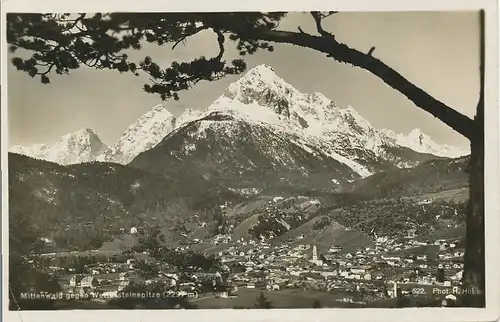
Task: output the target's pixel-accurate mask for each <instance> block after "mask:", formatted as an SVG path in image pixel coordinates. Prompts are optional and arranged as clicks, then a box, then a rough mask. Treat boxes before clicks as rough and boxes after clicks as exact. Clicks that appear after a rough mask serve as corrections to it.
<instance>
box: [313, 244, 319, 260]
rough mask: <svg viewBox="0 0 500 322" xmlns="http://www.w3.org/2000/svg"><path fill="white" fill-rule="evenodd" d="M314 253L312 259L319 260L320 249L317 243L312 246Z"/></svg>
mask: <svg viewBox="0 0 500 322" xmlns="http://www.w3.org/2000/svg"><path fill="white" fill-rule="evenodd" d="M312 250H313V254H312V260H313V262H316V261H317V260H318V249H317V248H316V245H313V246H312Z"/></svg>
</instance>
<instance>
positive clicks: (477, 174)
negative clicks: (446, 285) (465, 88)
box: [463, 11, 486, 307]
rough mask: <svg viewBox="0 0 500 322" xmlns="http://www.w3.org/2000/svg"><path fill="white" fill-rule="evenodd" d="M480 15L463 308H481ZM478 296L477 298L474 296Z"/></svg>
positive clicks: (482, 25) (482, 55) (482, 20)
mask: <svg viewBox="0 0 500 322" xmlns="http://www.w3.org/2000/svg"><path fill="white" fill-rule="evenodd" d="M484 27H485V25H484V11H481V12H480V30H481V31H480V67H479V72H480V76H479V77H480V92H479V102H478V105H477V113H476V117H475V119H474V129H473V131H472V137H471V157H470V163H469V187H470V192H469V203H468V205H467V213H466V227H467V228H466V234H465V242H466V246H465V259H464V276H463V287H464V289H465V291H466V292H468V293H467V294H466V295H465V296H464V298H463V300H464V303H463V304H464V305H465V306H472V307H484V306H485V304H486V303H485V293H484V292H485V256H484V251H485V245H484V243H485V241H484V200H485V198H484V81H485V80H484V67H485V66H484V59H485V58H484V51H485V43H484V37H485V35H484ZM478 293H479V294H478Z"/></svg>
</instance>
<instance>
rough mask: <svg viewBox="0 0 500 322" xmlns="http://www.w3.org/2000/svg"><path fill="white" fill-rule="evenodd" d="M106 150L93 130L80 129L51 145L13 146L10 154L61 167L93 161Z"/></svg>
mask: <svg viewBox="0 0 500 322" xmlns="http://www.w3.org/2000/svg"><path fill="white" fill-rule="evenodd" d="M106 150H107V146H106V145H105V144H104V143H103V142H102V141H101V139H100V138H99V136H98V135H97V134H96V132H95V130H93V129H90V128H82V129H80V130H78V131H75V132H72V133H69V134H66V135H64V136H62V137H61V138H60V139H59V140H58V141H57V142H56V143H54V144H53V145H45V144H35V145H32V146H29V147H22V146H14V147H12V148H11V152H14V153H19V154H24V155H27V156H30V157H32V158H36V159H43V160H47V161H52V162H56V163H59V164H62V165H69V164H76V163H84V162H90V161H94V160H95V158H96V157H97V156H98V155H100V154H101V153H103V152H104V151H106Z"/></svg>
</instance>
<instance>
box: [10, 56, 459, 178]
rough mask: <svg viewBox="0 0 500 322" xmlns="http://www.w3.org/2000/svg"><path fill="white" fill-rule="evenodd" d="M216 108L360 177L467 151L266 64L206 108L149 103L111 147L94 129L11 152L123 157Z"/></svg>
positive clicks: (69, 159) (76, 158)
mask: <svg viewBox="0 0 500 322" xmlns="http://www.w3.org/2000/svg"><path fill="white" fill-rule="evenodd" d="M214 112H217V113H219V114H220V113H222V114H223V115H228V116H231V117H232V118H234V119H235V120H239V121H243V122H246V123H248V124H258V125H261V126H265V127H267V128H268V129H270V130H272V131H273V132H275V133H281V134H288V136H289V137H290V138H293V141H294V142H295V143H296V144H298V145H300V146H302V147H304V149H307V148H308V147H311V146H312V147H315V148H317V149H320V150H321V151H322V153H325V154H326V155H328V156H329V157H331V158H333V159H335V160H337V161H339V162H342V163H343V164H345V165H348V166H349V167H350V168H351V169H352V170H354V171H355V172H356V173H358V174H359V175H361V176H368V175H370V174H372V173H375V172H378V171H382V170H385V169H387V168H389V167H394V166H397V167H413V166H416V165H417V164H418V163H419V162H421V161H425V160H427V159H429V158H433V157H436V156H439V157H458V156H462V155H466V154H468V152H467V151H462V150H459V149H457V148H454V147H451V146H446V145H440V144H438V143H436V142H434V141H433V140H432V139H431V138H430V137H429V136H427V135H425V134H423V133H422V132H421V131H420V130H418V129H416V130H414V131H412V132H411V133H410V134H409V135H404V134H396V133H394V132H393V131H391V130H386V129H383V130H379V129H376V128H374V127H373V126H372V125H371V124H370V122H368V121H367V120H366V119H364V118H363V117H362V116H361V115H360V114H359V113H358V112H357V111H356V110H355V109H354V108H352V107H350V106H349V107H347V108H340V107H338V106H337V105H336V104H335V103H334V102H333V101H331V100H330V99H328V98H326V97H325V96H324V95H323V94H320V93H312V94H304V93H301V92H300V91H299V90H297V89H296V88H295V87H293V86H292V85H290V84H288V83H287V82H286V81H284V80H283V79H282V78H281V77H279V76H278V75H277V74H276V73H275V72H274V70H273V68H272V67H270V66H267V65H259V66H256V67H255V68H253V69H251V70H249V71H248V72H247V73H246V74H245V75H244V76H243V77H242V78H240V79H239V80H238V81H236V82H234V83H232V84H231V85H229V86H228V88H227V89H226V90H225V92H224V93H223V94H222V95H221V96H220V97H219V98H218V99H217V100H216V101H215V102H214V103H213V104H211V105H210V106H209V107H208V108H207V109H206V110H205V111H197V110H191V109H188V110H186V111H185V112H184V113H183V114H182V115H180V116H179V117H178V118H176V117H174V116H173V115H172V114H171V113H170V112H169V111H168V110H167V109H166V108H164V107H163V106H162V105H157V106H155V107H154V108H153V109H151V110H150V111H149V112H147V113H146V114H144V115H142V116H141V117H140V118H139V119H138V120H137V121H136V122H135V123H134V124H132V125H130V126H129V127H128V129H127V130H126V131H125V132H124V133H123V135H122V136H121V137H120V139H119V140H118V142H116V143H115V144H114V145H112V146H111V147H110V148H109V149H107V148H106V147H105V146H104V145H103V144H102V142H101V141H100V139H99V138H98V137H97V135H95V132H93V131H92V133H93V134H94V135H93V136H95V137H94V138H93V139H91V140H90V139H89V140H90V141H93V142H95V144H94V145H93V146H92V148H91V150H92V151H88V149H87V148H84V144H83V143H82V144H81V145H82V147H81V148H75V147H74V145H75V144H76V143H71V142H70V141H71V140H69V139H68V138H66V139H65V138H62V139H61V141H60V142H58V143H57V144H56V145H55V146H49V145H43V144H38V145H34V146H31V147H21V146H16V147H13V148H12V149H11V151H12V152H16V153H19V154H25V155H28V156H32V157H36V158H39V159H45V160H48V161H53V162H57V163H61V164H68V163H78V162H88V161H93V160H97V161H106V162H116V163H121V164H128V163H129V162H131V161H132V160H133V159H134V158H135V157H136V156H138V155H139V154H141V153H142V152H144V151H147V150H149V149H152V148H154V147H155V146H156V145H157V144H158V143H159V142H161V141H162V140H163V139H164V138H165V137H166V136H167V135H169V134H170V133H173V131H174V130H178V129H180V128H181V127H183V126H184V125H187V124H189V123H190V122H193V121H196V120H200V119H202V118H204V117H207V116H208V115H210V114H211V113H214ZM83 136H85V135H83ZM89 136H92V135H89ZM76 141H78V140H76ZM76 141H75V142H76ZM65 144H66V145H67V146H65ZM77 145H78V144H77ZM97 151H99V153H98V154H96V153H97Z"/></svg>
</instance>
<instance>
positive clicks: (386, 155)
mask: <svg viewBox="0 0 500 322" xmlns="http://www.w3.org/2000/svg"><path fill="white" fill-rule="evenodd" d="M197 116H199V118H198V119H195V120H193V121H191V122H186V123H185V124H184V125H180V126H179V127H178V128H177V129H176V130H174V131H172V132H171V133H170V134H169V135H167V136H166V137H165V138H164V139H163V140H162V141H161V142H160V143H158V144H157V145H156V146H155V148H152V149H150V150H147V151H145V152H144V153H142V154H140V155H139V156H138V157H137V158H135V159H134V161H133V162H132V163H131V165H132V166H134V167H138V168H141V169H145V170H148V171H152V172H156V173H164V172H165V171H166V172H169V171H172V169H175V171H181V172H182V171H194V172H197V173H200V174H201V175H203V176H205V177H206V178H211V179H217V180H222V181H223V182H225V183H227V184H228V185H229V186H230V187H233V188H243V187H244V186H246V187H255V186H258V187H260V188H262V187H263V186H268V185H269V184H272V185H276V184H278V185H293V186H316V187H323V188H327V189H328V188H332V187H335V186H337V185H340V184H342V183H346V182H351V181H353V180H356V179H358V178H360V177H367V176H369V175H371V174H373V173H377V172H380V171H385V170H390V169H397V168H408V167H413V166H416V165H418V164H419V163H421V162H424V161H427V160H431V159H440V158H443V157H444V156H446V155H452V154H454V153H455V154H461V153H460V152H457V151H455V150H452V149H451V148H449V147H443V150H442V151H441V152H442V153H441V152H440V151H439V148H438V144H437V143H435V142H433V141H432V140H431V139H430V138H429V137H427V136H425V137H424V139H425V140H424V142H423V144H422V145H420V146H419V147H418V151H415V150H413V149H412V148H411V147H410V146H412V145H415V144H413V143H412V142H413V141H412V138H413V136H414V134H411V135H410V136H408V137H405V136H403V135H396V134H393V133H391V132H390V131H387V130H378V129H375V128H374V127H373V126H372V125H371V124H370V123H369V122H368V121H366V120H365V119H364V118H363V117H362V116H361V115H360V114H359V113H357V112H356V111H355V110H354V109H353V108H352V107H348V108H346V109H341V108H339V107H338V106H337V105H336V104H335V103H334V102H332V101H331V100H329V99H327V98H326V97H324V96H323V95H322V94H319V93H313V94H303V93H301V92H299V91H298V90H297V89H295V88H294V87H293V86H292V85H290V84H288V83H286V82H285V81H284V80H283V79H282V78H280V77H279V76H278V75H276V73H275V72H274V70H273V69H272V68H271V67H269V66H266V65H260V66H257V67H255V68H253V69H251V70H250V71H248V72H247V73H246V74H245V76H243V77H242V78H241V79H239V80H238V81H236V82H235V83H233V84H231V85H230V86H229V87H228V88H227V89H226V91H225V92H224V94H223V95H222V96H221V97H219V98H218V99H217V100H216V101H215V102H214V103H213V104H212V105H210V106H209V107H208V108H207V109H206V110H205V111H203V112H202V113H201V114H199V115H197ZM422 135H423V134H422ZM405 138H406V139H405ZM443 151H444V152H443ZM431 152H432V153H431Z"/></svg>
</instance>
